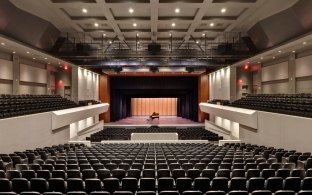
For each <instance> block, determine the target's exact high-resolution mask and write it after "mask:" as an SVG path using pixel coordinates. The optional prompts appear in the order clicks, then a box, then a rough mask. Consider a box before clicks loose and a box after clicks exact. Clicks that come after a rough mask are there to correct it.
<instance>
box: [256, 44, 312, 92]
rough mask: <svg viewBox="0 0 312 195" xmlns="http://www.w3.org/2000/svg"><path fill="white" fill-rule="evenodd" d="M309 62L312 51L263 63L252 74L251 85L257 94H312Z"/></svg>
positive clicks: (311, 72)
mask: <svg viewBox="0 0 312 195" xmlns="http://www.w3.org/2000/svg"><path fill="white" fill-rule="evenodd" d="M311 61H312V50H305V51H302V52H299V53H296V54H295V53H292V54H289V55H288V56H284V57H282V58H278V59H274V60H273V59H272V60H269V61H265V62H264V63H263V64H261V66H260V67H259V68H258V69H257V70H255V71H253V72H252V74H253V75H252V76H253V85H256V86H257V87H259V90H257V93H266V94H270V93H271V94H277V93H312V66H311ZM259 80H260V82H259Z"/></svg>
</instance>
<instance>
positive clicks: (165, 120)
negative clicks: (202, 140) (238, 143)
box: [104, 116, 205, 127]
mask: <svg viewBox="0 0 312 195" xmlns="http://www.w3.org/2000/svg"><path fill="white" fill-rule="evenodd" d="M156 125H157V126H160V127H174V126H176V127H203V126H205V125H204V123H198V122H194V121H192V120H189V119H185V118H181V117H176V116H160V118H159V119H154V120H150V119H149V116H134V117H127V118H124V119H121V120H119V121H116V122H111V123H105V124H104V126H105V127H109V126H143V127H149V126H156Z"/></svg>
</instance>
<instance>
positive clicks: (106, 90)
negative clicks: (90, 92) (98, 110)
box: [99, 74, 110, 123]
mask: <svg viewBox="0 0 312 195" xmlns="http://www.w3.org/2000/svg"><path fill="white" fill-rule="evenodd" d="M99 95H100V101H101V102H105V103H109V104H110V82H109V76H108V75H105V74H103V75H101V76H100V83H99ZM100 120H104V122H105V123H109V122H110V108H108V111H107V112H105V113H104V114H100Z"/></svg>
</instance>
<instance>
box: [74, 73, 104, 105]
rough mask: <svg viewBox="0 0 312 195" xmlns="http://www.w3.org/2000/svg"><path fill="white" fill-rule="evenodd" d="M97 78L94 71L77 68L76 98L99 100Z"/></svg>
mask: <svg viewBox="0 0 312 195" xmlns="http://www.w3.org/2000/svg"><path fill="white" fill-rule="evenodd" d="M99 78H100V76H99V75H98V74H96V73H94V72H91V71H89V70H86V69H82V68H78V100H97V101H98V100H99Z"/></svg>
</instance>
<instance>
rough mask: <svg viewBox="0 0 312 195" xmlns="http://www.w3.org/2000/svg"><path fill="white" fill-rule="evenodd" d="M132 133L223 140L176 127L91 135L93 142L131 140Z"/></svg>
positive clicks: (198, 129)
mask: <svg viewBox="0 0 312 195" xmlns="http://www.w3.org/2000/svg"><path fill="white" fill-rule="evenodd" d="M132 133H178V136H179V140H209V141H219V140H222V139H223V138H222V137H221V136H218V135H217V134H216V133H213V132H211V131H208V130H206V129H204V128H202V127H189V128H183V129H182V128H175V127H170V128H169V127H150V128H135V129H127V128H111V127H110V128H104V129H103V130H102V131H99V132H96V133H94V134H92V135H91V137H90V140H91V141H92V142H100V141H102V140H130V139H131V134H132Z"/></svg>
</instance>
